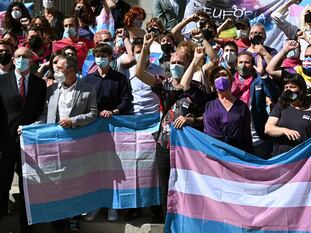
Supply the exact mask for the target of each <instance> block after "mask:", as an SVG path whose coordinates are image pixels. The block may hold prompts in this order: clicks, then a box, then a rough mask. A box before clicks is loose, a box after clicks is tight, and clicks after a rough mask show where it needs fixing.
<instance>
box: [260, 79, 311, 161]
mask: <svg viewBox="0 0 311 233" xmlns="http://www.w3.org/2000/svg"><path fill="white" fill-rule="evenodd" d="M283 85H284V91H283V93H282V95H281V98H280V100H279V102H278V103H277V104H276V105H275V107H274V108H273V109H272V112H271V113H270V116H269V118H268V121H267V123H266V126H265V133H266V134H268V135H270V136H271V137H274V138H275V140H274V148H273V155H278V154H281V153H284V152H286V151H289V150H290V149H292V148H294V147H295V146H297V145H298V144H300V143H302V142H304V141H306V140H308V139H309V138H310V137H311V100H310V97H309V96H307V85H306V82H305V81H304V79H303V77H302V76H301V75H299V74H288V75H287V76H286V77H284V79H283Z"/></svg>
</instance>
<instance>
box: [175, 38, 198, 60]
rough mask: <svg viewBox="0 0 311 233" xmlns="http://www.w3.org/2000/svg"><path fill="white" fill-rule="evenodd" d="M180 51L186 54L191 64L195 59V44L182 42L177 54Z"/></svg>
mask: <svg viewBox="0 0 311 233" xmlns="http://www.w3.org/2000/svg"><path fill="white" fill-rule="evenodd" d="M180 50H182V51H184V52H185V54H186V57H187V59H189V62H191V61H192V59H193V56H194V50H195V45H194V43H192V42H191V41H182V42H180V43H179V44H178V46H177V48H176V52H177V51H180Z"/></svg>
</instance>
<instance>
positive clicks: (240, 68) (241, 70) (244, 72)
mask: <svg viewBox="0 0 311 233" xmlns="http://www.w3.org/2000/svg"><path fill="white" fill-rule="evenodd" d="M236 70H237V72H238V73H239V75H240V76H241V77H246V76H248V75H251V74H252V73H253V69H252V68H248V67H245V66H243V65H242V66H237V69H236Z"/></svg>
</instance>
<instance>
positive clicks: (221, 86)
mask: <svg viewBox="0 0 311 233" xmlns="http://www.w3.org/2000/svg"><path fill="white" fill-rule="evenodd" d="M214 85H215V88H216V90H217V91H219V92H224V91H227V90H228V89H229V87H230V80H229V78H228V77H227V76H220V77H218V78H216V79H215V81H214Z"/></svg>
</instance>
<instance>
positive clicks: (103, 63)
mask: <svg viewBox="0 0 311 233" xmlns="http://www.w3.org/2000/svg"><path fill="white" fill-rule="evenodd" d="M95 63H96V64H97V65H98V66H99V67H100V68H102V69H104V68H106V67H107V66H108V65H109V58H108V57H95Z"/></svg>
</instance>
